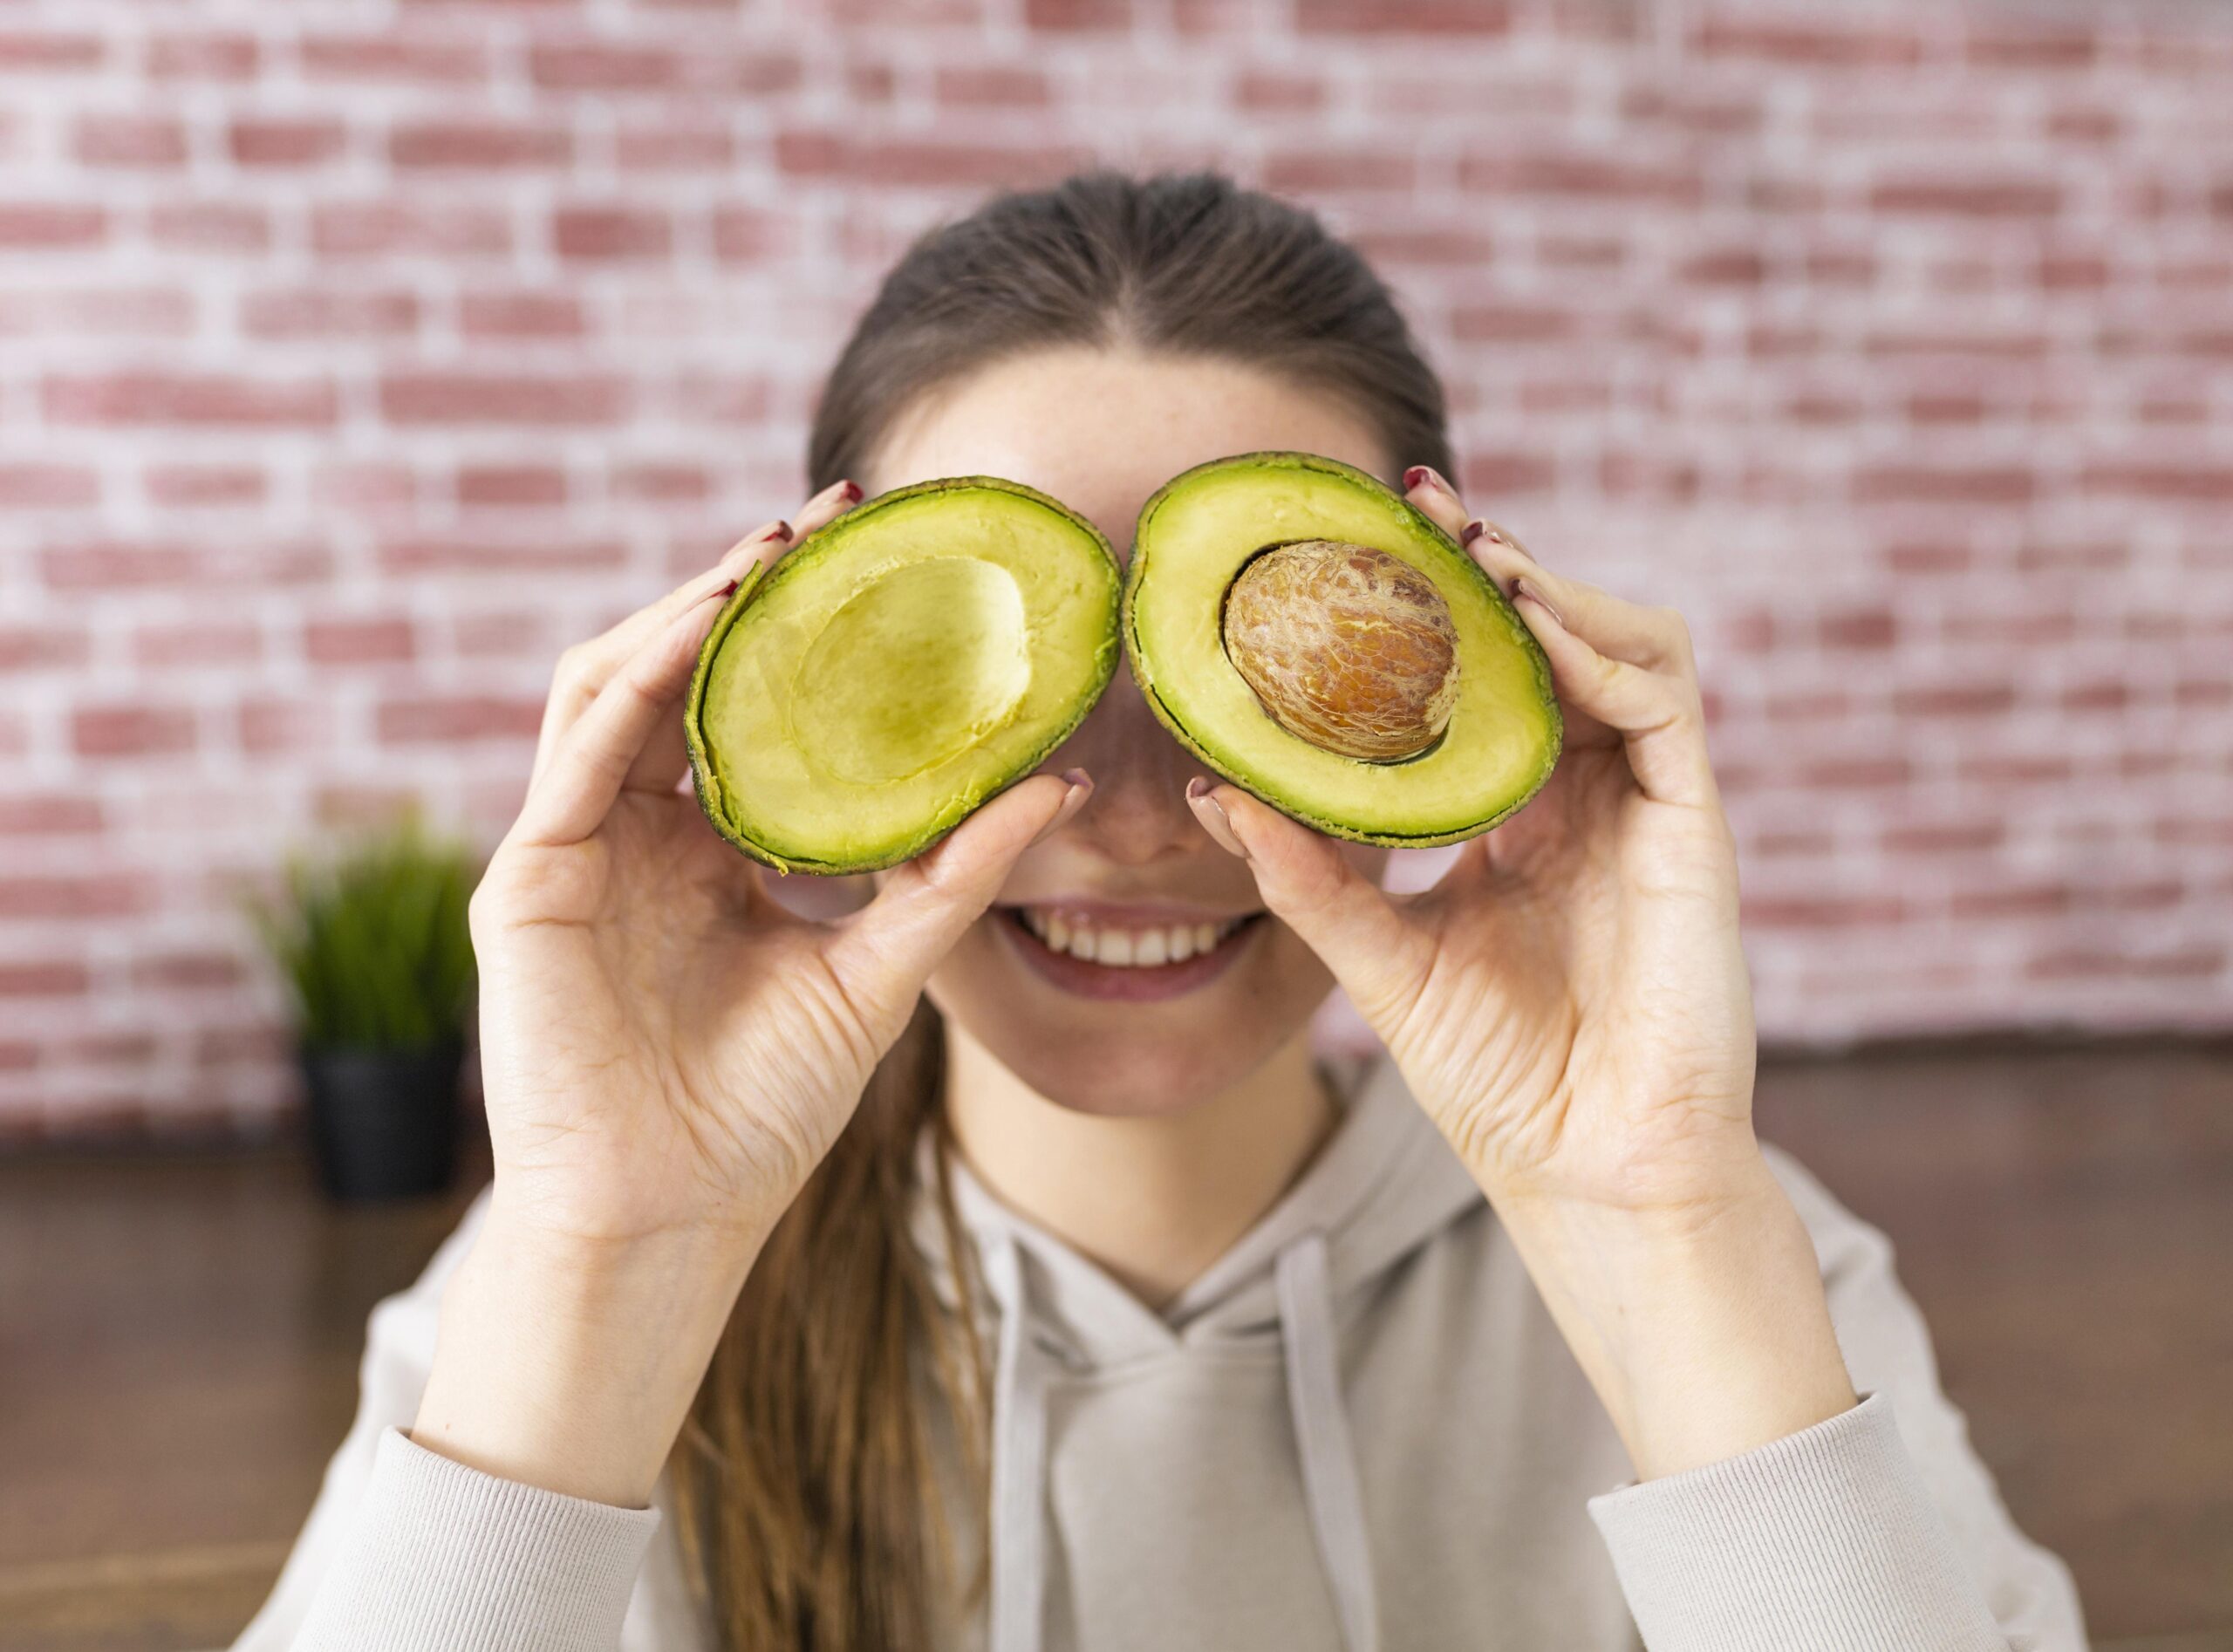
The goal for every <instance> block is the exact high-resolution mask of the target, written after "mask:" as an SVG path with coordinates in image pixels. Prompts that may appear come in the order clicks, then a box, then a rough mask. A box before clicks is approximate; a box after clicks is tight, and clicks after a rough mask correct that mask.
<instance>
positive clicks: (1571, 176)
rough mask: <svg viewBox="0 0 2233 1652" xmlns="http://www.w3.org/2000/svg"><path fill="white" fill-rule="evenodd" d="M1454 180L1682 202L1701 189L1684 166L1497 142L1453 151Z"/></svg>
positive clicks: (1519, 190) (1512, 191) (1485, 187)
mask: <svg viewBox="0 0 2233 1652" xmlns="http://www.w3.org/2000/svg"><path fill="white" fill-rule="evenodd" d="M1458 184H1459V187H1460V188H1465V189H1472V190H1480V191H1483V192H1485V193H1489V194H1492V195H1500V196H1510V195H1527V196H1541V197H1547V198H1558V197H1571V198H1575V199H1581V200H1588V201H1614V202H1635V203H1643V202H1652V201H1657V202H1663V203H1670V204H1673V205H1677V206H1686V207H1688V206H1696V205H1697V204H1698V203H1699V201H1701V200H1702V199H1703V198H1704V193H1705V180H1704V174H1702V173H1700V172H1698V171H1697V170H1696V169H1694V168H1692V167H1683V166H1675V165H1669V164H1665V163H1663V162H1654V161H1651V160H1643V159H1639V158H1636V157H1634V156H1629V155H1619V154H1589V153H1587V152H1583V151H1580V150H1570V151H1558V150H1541V151H1537V152H1534V153H1532V154H1531V153H1527V152H1524V151H1517V150H1513V149H1511V148H1509V147H1503V146H1499V147H1496V148H1493V149H1472V150H1468V151H1466V152H1465V153H1462V154H1459V156H1458Z"/></svg>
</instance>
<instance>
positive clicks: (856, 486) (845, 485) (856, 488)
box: [837, 477, 861, 505]
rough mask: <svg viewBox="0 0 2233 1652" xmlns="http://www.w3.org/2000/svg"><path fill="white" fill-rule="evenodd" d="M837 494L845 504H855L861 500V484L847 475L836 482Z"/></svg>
mask: <svg viewBox="0 0 2233 1652" xmlns="http://www.w3.org/2000/svg"><path fill="white" fill-rule="evenodd" d="M837 495H838V497H840V498H841V499H843V501H844V502H846V503H847V504H849V505H857V504H859V503H860V502H861V484H860V483H858V482H857V481H852V480H851V479H850V477H849V478H848V479H847V480H845V481H843V482H840V483H839V484H838V487H837Z"/></svg>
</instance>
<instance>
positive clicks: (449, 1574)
mask: <svg viewBox="0 0 2233 1652" xmlns="http://www.w3.org/2000/svg"><path fill="white" fill-rule="evenodd" d="M487 1203H488V1196H487V1194H486V1193H485V1192H484V1193H483V1194H482V1196H481V1199H480V1200H478V1201H476V1202H475V1205H474V1206H473V1208H472V1209H471V1210H469V1211H468V1212H467V1213H466V1215H465V1218H464V1219H463V1220H462V1221H461V1222H460V1223H459V1225H458V1226H457V1229H456V1231H455V1232H453V1233H452V1234H451V1235H450V1237H449V1238H448V1239H445V1240H444V1241H443V1242H442V1246H441V1248H440V1250H438V1251H437V1252H436V1253H434V1259H433V1260H432V1261H430V1262H428V1263H427V1268H426V1271H425V1272H424V1273H421V1274H420V1277H419V1279H418V1280H417V1281H416V1282H415V1283H413V1285H412V1286H411V1287H409V1288H408V1289H407V1290H405V1291H402V1292H400V1293H399V1294H396V1295H394V1296H391V1297H389V1298H387V1299H386V1300H385V1301H383V1302H381V1303H380V1304H379V1307H376V1308H374V1309H373V1310H372V1319H371V1321H370V1325H369V1327H368V1330H367V1334H366V1337H365V1356H364V1361H363V1363H362V1366H361V1368H360V1372H359V1402H358V1409H357V1416H356V1420H355V1421H354V1422H353V1423H352V1424H351V1426H350V1429H349V1432H348V1435H347V1437H345V1439H344V1440H343V1441H342V1443H341V1446H340V1449H339V1450H338V1451H336V1452H335V1453H334V1455H333V1459H332V1461H331V1463H330V1464H328V1465H327V1467H326V1471H325V1478H324V1484H323V1485H321V1486H320V1488H319V1491H318V1501H317V1502H316V1504H315V1505H312V1507H311V1515H310V1519H309V1520H308V1521H307V1522H306V1523H305V1524H304V1526H303V1529H302V1532H301V1533H300V1535H299V1536H297V1539H295V1546H294V1548H293V1549H292V1550H291V1551H290V1553H289V1554H288V1557H287V1563H286V1566H285V1567H284V1568H283V1570H282V1571H281V1573H280V1574H279V1580H278V1581H277V1584H275V1585H274V1586H273V1588H272V1591H271V1594H270V1598H269V1599H267V1600H266V1601H264V1603H263V1609H262V1610H261V1611H259V1612H258V1613H257V1614H256V1617H255V1619H254V1620H253V1621H250V1623H249V1626H248V1627H247V1628H245V1629H243V1630H242V1632H241V1635H240V1637H239V1638H238V1639H237V1640H236V1641H235V1642H233V1649H232V1652H290V1649H302V1652H309V1649H318V1652H357V1649H364V1652H373V1649H385V1648H392V1647H399V1646H408V1647H413V1648H418V1649H424V1652H468V1649H471V1652H481V1649H489V1652H495V1649H498V1648H509V1647H518V1646H533V1647H537V1648H552V1649H563V1652H613V1649H616V1648H618V1647H619V1646H621V1644H622V1640H621V1624H622V1618H623V1615H624V1614H625V1612H626V1610H627V1608H628V1604H629V1599H630V1594H631V1591H632V1588H633V1586H634V1582H635V1579H636V1573H637V1571H638V1567H639V1566H640V1565H641V1563H642V1560H643V1558H644V1553H645V1548H646V1546H648V1545H649V1543H650V1541H651V1539H652V1533H653V1532H654V1531H655V1530H656V1529H657V1527H658V1526H659V1515H658V1514H657V1513H656V1512H653V1511H652V1510H645V1509H620V1508H612V1507H609V1506H607V1505H604V1504H598V1503H590V1502H585V1501H584V1500H582V1499H581V1498H570V1497H565V1496H563V1495H561V1494H559V1493H557V1492H546V1491H543V1490H541V1489H540V1488H537V1487H534V1486H528V1485H520V1484H518V1483H516V1482H515V1481H510V1480H504V1479H500V1478H497V1477H495V1476H494V1475H489V1474H484V1473H481V1471H478V1470H475V1469H471V1468H468V1467H466V1466H465V1465H464V1464H460V1463H455V1462H453V1461H452V1460H451V1459H449V1458H447V1457H443V1456H441V1455H440V1454H439V1453H437V1452H434V1451H427V1449H426V1448H425V1447H423V1446H420V1445H415V1444H413V1443H412V1441H411V1438H410V1436H409V1435H408V1434H407V1433H406V1431H405V1430H406V1429H407V1428H408V1427H409V1425H410V1423H411V1421H412V1418H413V1416H416V1415H417V1412H418V1410H419V1397H420V1394H421V1393H422V1392H424V1390H425V1389H426V1386H427V1373H428V1371H429V1370H430V1369H432V1367H433V1364H434V1329H435V1324H436V1320H437V1317H438V1310H439V1307H440V1300H441V1294H442V1289H443V1287H445V1286H446V1285H447V1282H448V1280H449V1279H450V1276H451V1275H452V1274H453V1273H455V1272H456V1270H457V1266H458V1264H459V1263H460V1262H461V1261H462V1260H463V1259H464V1256H465V1253H466V1251H467V1249H468V1247H469V1246H470V1245H471V1243H472V1239H473V1234H474V1232H475V1231H476V1230H477V1229H478V1227H479V1225H480V1223H481V1217H482V1213H483V1212H484V1211H485V1210H486V1207H487Z"/></svg>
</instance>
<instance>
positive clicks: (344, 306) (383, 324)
mask: <svg viewBox="0 0 2233 1652" xmlns="http://www.w3.org/2000/svg"><path fill="white" fill-rule="evenodd" d="M241 328H242V331H244V332H248V333H250V334H253V335H255V336H257V337H260V338H409V337H411V335H412V334H413V333H414V332H416V331H418V328H419V299H418V296H417V295H416V294H414V293H412V292H409V291H406V290H401V289H396V288H372V289H353V290H352V289H349V288H345V287H337V286H332V285H319V286H316V287H297V288H287V289H282V290H268V291H263V292H251V293H248V294H246V295H244V296H243V297H242V300H241Z"/></svg>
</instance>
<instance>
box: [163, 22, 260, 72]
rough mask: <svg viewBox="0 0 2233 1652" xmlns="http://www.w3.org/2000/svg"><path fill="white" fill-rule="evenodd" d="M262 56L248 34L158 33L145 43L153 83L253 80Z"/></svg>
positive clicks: (251, 36)
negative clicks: (155, 80) (156, 81)
mask: <svg viewBox="0 0 2233 1652" xmlns="http://www.w3.org/2000/svg"><path fill="white" fill-rule="evenodd" d="M262 60H263V54H262V52H261V51H260V49H259V48H258V46H257V44H256V37H255V36H254V35H251V34H218V33H201V34H159V35H156V36H154V37H153V38H151V39H149V41H148V42H147V73H148V75H149V76H150V77H151V78H153V79H157V80H253V79H256V71H257V69H258V67H259V66H260V65H261V63H262Z"/></svg>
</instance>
